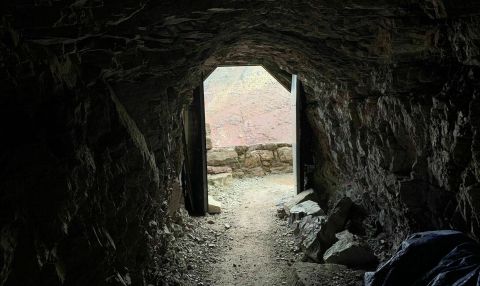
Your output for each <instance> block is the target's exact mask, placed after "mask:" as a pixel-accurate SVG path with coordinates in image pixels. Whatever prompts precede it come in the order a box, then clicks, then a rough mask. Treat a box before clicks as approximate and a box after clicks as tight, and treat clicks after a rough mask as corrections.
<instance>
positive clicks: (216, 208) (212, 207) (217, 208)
mask: <svg viewBox="0 0 480 286" xmlns="http://www.w3.org/2000/svg"><path fill="white" fill-rule="evenodd" d="M221 212H222V203H220V202H219V201H217V200H215V199H214V198H213V197H211V196H208V213H209V214H219V213H221Z"/></svg>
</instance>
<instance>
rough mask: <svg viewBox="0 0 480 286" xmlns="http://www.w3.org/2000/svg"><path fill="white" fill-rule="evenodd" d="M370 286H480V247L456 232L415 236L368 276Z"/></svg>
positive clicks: (439, 232) (444, 231)
mask: <svg viewBox="0 0 480 286" xmlns="http://www.w3.org/2000/svg"><path fill="white" fill-rule="evenodd" d="M365 285H366V286H396V285H399V286H400V285H402V286H409V285H412V286H467V285H468V286H470V285H478V286H480V246H479V244H478V243H477V242H476V241H474V240H473V239H471V238H469V237H468V236H466V235H465V234H463V233H461V232H458V231H453V230H439V231H428V232H420V233H416V234H413V235H412V236H410V237H409V238H408V239H407V240H405V241H404V242H402V244H401V246H400V248H399V249H398V251H397V252H396V253H395V255H394V256H393V257H392V258H390V259H389V260H388V261H387V262H385V263H383V264H382V265H380V266H379V267H378V269H377V270H376V271H375V272H367V273H365Z"/></svg>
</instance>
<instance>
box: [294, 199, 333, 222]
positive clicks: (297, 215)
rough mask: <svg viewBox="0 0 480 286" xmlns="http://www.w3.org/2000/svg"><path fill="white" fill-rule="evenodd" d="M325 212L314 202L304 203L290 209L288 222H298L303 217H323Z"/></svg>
mask: <svg viewBox="0 0 480 286" xmlns="http://www.w3.org/2000/svg"><path fill="white" fill-rule="evenodd" d="M324 214H325V212H324V211H323V210H322V209H321V208H320V206H319V205H318V203H316V202H314V201H304V202H302V203H299V204H298V205H296V206H294V207H293V208H291V209H290V222H294V221H296V220H299V219H301V218H303V217H305V216H319V215H324Z"/></svg>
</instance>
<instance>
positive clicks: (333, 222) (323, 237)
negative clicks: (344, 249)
mask: <svg viewBox="0 0 480 286" xmlns="http://www.w3.org/2000/svg"><path fill="white" fill-rule="evenodd" d="M352 204H353V202H352V200H351V199H350V198H348V197H343V198H342V199H340V200H339V201H338V202H337V203H336V204H335V207H334V208H333V210H332V211H331V212H330V214H329V215H328V219H327V221H326V223H325V226H324V227H322V229H321V230H320V232H319V233H318V238H319V239H320V243H321V245H322V247H323V248H324V249H327V248H329V247H330V246H332V244H334V243H335V242H336V241H337V238H336V237H335V234H336V233H338V232H340V231H342V230H344V227H345V223H346V222H347V219H348V215H349V211H350V208H351V206H352Z"/></svg>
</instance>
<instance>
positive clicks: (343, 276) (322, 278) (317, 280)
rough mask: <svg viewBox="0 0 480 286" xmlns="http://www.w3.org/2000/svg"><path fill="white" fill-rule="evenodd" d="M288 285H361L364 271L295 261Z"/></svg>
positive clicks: (341, 266)
mask: <svg viewBox="0 0 480 286" xmlns="http://www.w3.org/2000/svg"><path fill="white" fill-rule="evenodd" d="M291 269H292V272H291V275H290V277H289V279H288V281H287V284H286V285H295V286H333V285H338V286H340V285H341V286H361V285H363V281H362V280H363V273H364V272H363V271H360V270H351V269H348V268H347V267H345V266H344V265H338V264H318V263H309V262H295V263H294V264H293V265H292V268H291Z"/></svg>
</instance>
